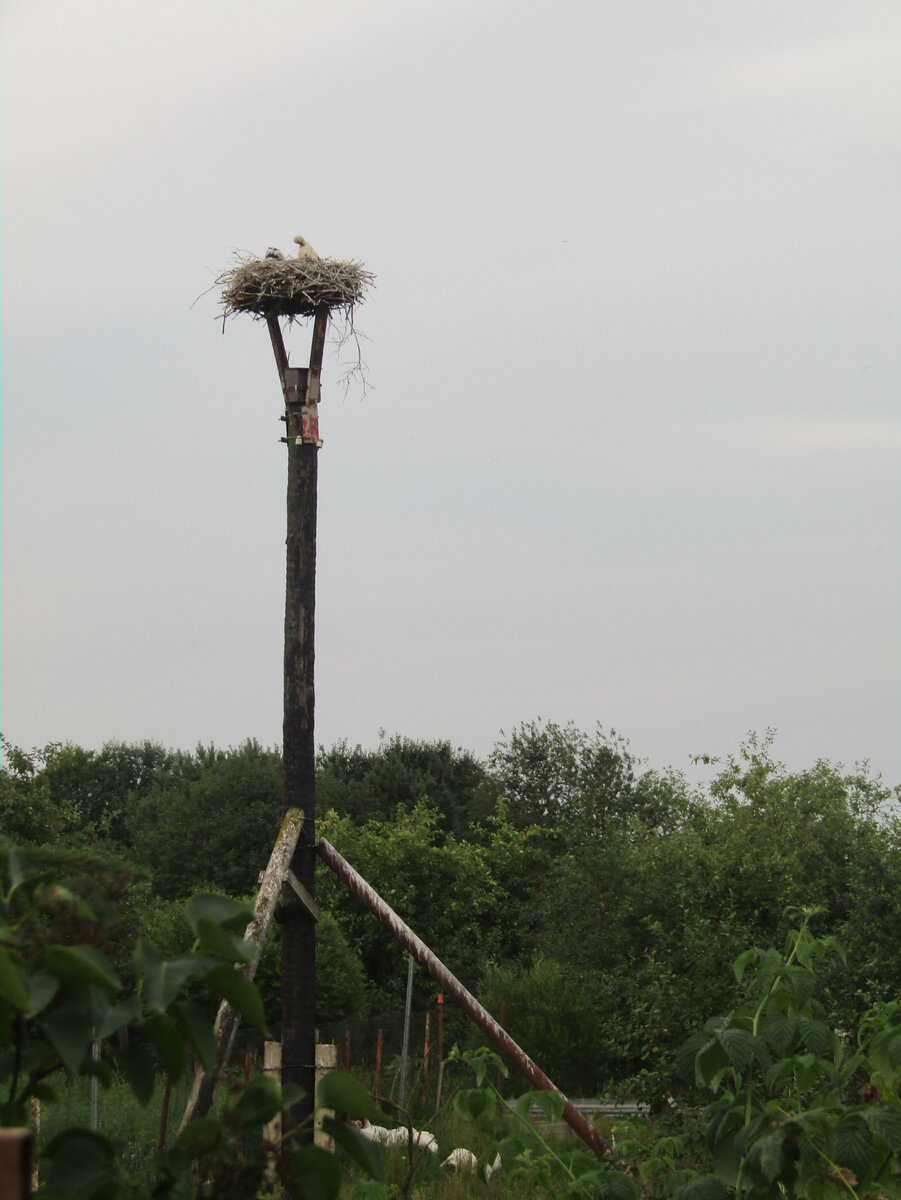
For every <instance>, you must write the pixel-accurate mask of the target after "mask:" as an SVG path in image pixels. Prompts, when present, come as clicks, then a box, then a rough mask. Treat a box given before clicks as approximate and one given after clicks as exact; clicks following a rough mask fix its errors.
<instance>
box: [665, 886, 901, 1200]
mask: <svg viewBox="0 0 901 1200" xmlns="http://www.w3.org/2000/svg"><path fill="white" fill-rule="evenodd" d="M816 914H817V910H816V909H815V908H807V909H804V910H800V911H799V910H795V911H794V912H793V913H792V914H791V915H792V916H794V917H796V918H800V923H799V925H798V927H797V928H793V929H791V930H790V931H789V934H788V938H787V942H786V953H785V956H783V955H780V954H779V953H778V951H776V950H775V949H772V948H770V949H767V950H763V949H758V948H754V949H751V950H747V951H745V952H744V953H743V954H741V955H740V956H739V957H738V958H737V959H736V961H735V976H736V980H737V981H738V983H740V984H742V983H744V984H745V987H746V1000H745V1003H743V1004H742V1005H740V1006H739V1007H736V1008H735V1009H734V1010H733V1011H730V1012H728V1013H726V1014H725V1015H723V1016H721V1017H716V1018H713V1019H711V1020H709V1021H707V1023H706V1024H705V1026H704V1029H703V1031H702V1032H700V1033H697V1034H695V1035H694V1036H693V1037H692V1038H691V1039H689V1041H688V1042H687V1043H686V1045H685V1046H684V1047H683V1049H682V1051H681V1052H680V1055H679V1065H680V1067H681V1069H682V1071H683V1073H684V1074H685V1075H686V1076H688V1077H690V1078H692V1077H693V1080H694V1082H695V1083H696V1084H697V1086H699V1087H701V1088H703V1089H705V1090H706V1091H707V1092H709V1093H710V1094H711V1095H712V1096H713V1097H714V1101H713V1103H712V1104H711V1105H710V1106H709V1108H708V1110H707V1119H708V1123H707V1142H708V1146H709V1149H710V1153H711V1155H712V1157H713V1164H714V1171H713V1173H712V1174H710V1175H706V1176H702V1177H699V1178H698V1179H696V1180H693V1181H692V1182H690V1183H688V1184H686V1185H685V1186H684V1187H683V1188H681V1189H680V1190H679V1191H677V1193H676V1196H677V1200H716V1197H717V1196H720V1197H725V1196H726V1195H727V1193H728V1192H733V1193H734V1195H735V1197H736V1200H738V1198H740V1197H743V1196H746V1197H751V1198H753V1200H757V1198H760V1200H781V1197H783V1196H785V1195H786V1194H789V1195H793V1196H797V1197H807V1198H809V1200H829V1198H830V1197H839V1196H844V1195H846V1194H850V1195H851V1196H853V1197H855V1198H856V1197H858V1196H862V1195H864V1194H870V1195H872V1194H876V1195H893V1194H897V1192H898V1189H899V1186H901V1159H899V1152H901V1104H899V1102H898V1086H899V1083H901V1020H899V1013H901V1004H897V1003H893V1004H892V1005H889V1006H881V1007H880V1008H879V1009H877V1010H874V1011H871V1012H870V1013H868V1014H866V1015H865V1016H864V1017H863V1018H862V1019H861V1022H860V1024H859V1027H858V1034H857V1044H856V1046H851V1045H849V1044H847V1042H846V1040H845V1039H844V1038H843V1037H842V1036H841V1035H840V1034H839V1033H838V1032H836V1030H834V1029H833V1028H832V1026H831V1025H830V1024H829V1023H828V1022H827V1021H826V1020H824V1011H823V1007H822V1004H821V1003H820V1002H819V1000H818V999H817V997H816V989H817V968H818V966H819V965H820V963H821V961H822V960H824V959H825V958H826V957H827V956H828V955H835V954H838V955H841V950H840V948H839V946H838V944H837V943H836V942H835V941H834V939H832V938H830V937H822V938H817V937H814V936H813V934H812V933H811V931H810V922H811V920H812V918H813V917H814V916H815V915H816Z"/></svg>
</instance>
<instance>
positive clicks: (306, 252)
mask: <svg viewBox="0 0 901 1200" xmlns="http://www.w3.org/2000/svg"><path fill="white" fill-rule="evenodd" d="M294 241H295V242H296V244H297V257H298V258H299V259H305V258H306V259H310V260H311V261H316V260H317V259H318V258H319V255H318V254H317V253H316V251H315V250H314V249H313V247H312V246H311V245H310V243H309V242H308V241H307V239H306V238H305V237H301V236H300V234H299V233H295V235H294Z"/></svg>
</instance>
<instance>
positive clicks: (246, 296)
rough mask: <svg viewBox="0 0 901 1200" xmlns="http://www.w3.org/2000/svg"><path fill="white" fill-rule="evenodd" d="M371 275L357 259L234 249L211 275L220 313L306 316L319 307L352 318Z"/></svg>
mask: <svg viewBox="0 0 901 1200" xmlns="http://www.w3.org/2000/svg"><path fill="white" fill-rule="evenodd" d="M374 280H375V276H374V275H373V274H372V272H371V271H366V270H364V268H363V266H362V264H360V263H357V262H338V261H337V260H336V259H333V258H302V259H298V258H272V257H269V256H267V257H266V258H255V257H253V256H252V255H247V256H245V255H240V256H239V257H238V261H237V263H236V265H235V266H233V267H231V268H230V269H229V270H227V271H223V273H222V274H221V275H220V276H219V277H218V278H217V280H216V284H215V286H217V287H220V288H221V289H222V308H223V313H222V316H223V319H224V318H225V317H230V316H232V315H233V314H234V313H239V312H246V313H251V314H252V315H253V316H254V317H258V318H259V317H270V316H278V317H289V318H290V319H291V320H294V319H295V318H297V317H312V316H315V314H316V313H317V311H319V310H321V309H328V311H329V312H334V311H335V310H338V311H340V312H342V313H343V314H344V316H345V317H346V318H347V319H348V320H349V321H350V323H351V325H352V323H353V309H354V306H355V305H356V304H359V303H360V302H361V301H362V300H363V299H365V296H366V292H367V290H368V288H370V287H371V286H372V284H373V282H374Z"/></svg>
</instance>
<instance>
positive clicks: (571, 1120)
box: [316, 838, 613, 1157]
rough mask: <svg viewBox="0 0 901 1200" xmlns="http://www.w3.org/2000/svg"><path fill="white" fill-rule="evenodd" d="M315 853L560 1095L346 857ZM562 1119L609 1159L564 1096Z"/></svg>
mask: <svg viewBox="0 0 901 1200" xmlns="http://www.w3.org/2000/svg"><path fill="white" fill-rule="evenodd" d="M316 852H317V854H318V855H319V857H320V858H321V859H322V861H323V862H324V863H326V864H327V865H328V866H329V867H331V869H332V870H333V871H334V872H335V874H336V875H337V876H338V878H339V879H341V880H343V881H344V883H346V884H347V886H348V888H349V889H350V890H351V891H352V892H353V894H354V895H355V896H357V897H358V899H360V900H362V902H363V903H364V904H365V905H366V907H367V908H368V909H369V911H370V912H371V913H373V914H374V915H375V916H376V917H378V919H379V920H380V921H381V922H382V924H383V925H384V926H386V927H387V928H388V929H390V931H391V932H392V933H393V934H394V936H395V937H396V938H397V940H398V941H399V942H400V943H401V945H402V946H404V947H406V949H407V950H409V951H410V953H411V954H412V955H413V957H414V958H415V959H416V961H417V962H418V963H420V964H421V965H422V966H424V967H425V969H426V970H427V971H428V972H429V974H430V975H431V976H432V977H433V979H436V980H437V981H438V983H439V984H440V985H441V987H442V989H443V990H444V991H445V992H447V994H448V995H449V996H452V997H453V999H454V1000H456V1002H457V1004H459V1006H460V1007H461V1008H462V1009H463V1011H464V1012H465V1013H466V1015H467V1016H468V1017H470V1018H471V1020H473V1021H474V1022H475V1023H476V1025H478V1027H479V1028H480V1029H481V1030H482V1032H483V1033H484V1034H485V1035H486V1037H487V1038H488V1039H489V1040H490V1041H491V1042H492V1043H493V1044H494V1045H495V1046H496V1047H497V1049H498V1051H499V1052H500V1053H501V1055H502V1056H503V1057H504V1058H505V1059H506V1060H507V1062H509V1063H510V1064H511V1065H512V1066H514V1067H515V1068H516V1070H517V1071H519V1072H520V1074H521V1075H523V1076H525V1078H526V1079H527V1080H528V1081H529V1083H531V1084H532V1086H533V1087H534V1088H536V1089H537V1090H539V1091H547V1092H557V1094H558V1095H561V1096H562V1095H563V1093H562V1092H561V1091H560V1089H559V1088H558V1087H556V1086H555V1085H554V1084H553V1083H552V1082H551V1081H550V1079H548V1077H547V1075H545V1073H544V1071H542V1070H541V1068H540V1067H539V1066H538V1065H537V1064H536V1063H534V1062H533V1061H532V1059H531V1058H529V1056H528V1054H526V1052H525V1051H524V1050H523V1049H522V1048H521V1047H520V1046H518V1045H517V1044H516V1042H514V1040H513V1039H512V1038H511V1037H510V1035H509V1034H508V1033H507V1032H506V1030H505V1029H503V1028H502V1027H501V1026H500V1025H499V1024H498V1022H497V1021H495V1019H494V1017H492V1015H491V1013H490V1012H488V1010H487V1009H486V1008H483V1007H482V1005H481V1004H479V1002H478V1000H476V998H475V996H473V995H472V993H471V992H469V991H467V990H466V988H465V987H464V986H463V984H462V983H460V981H459V979H457V977H456V976H455V975H452V974H451V972H450V971H449V970H448V969H447V967H446V966H445V965H444V963H443V962H442V961H441V960H440V959H439V958H437V957H436V955H434V954H433V953H432V951H431V950H430V949H429V948H428V946H427V945H426V944H425V942H423V941H422V940H421V939H420V938H418V937H417V936H416V934H415V933H414V932H413V930H412V929H411V928H410V927H409V925H407V924H406V923H405V922H404V921H402V920H401V918H400V917H399V916H398V915H397V913H396V912H395V911H394V909H393V908H391V907H390V905H388V904H386V903H385V901H384V900H383V899H382V898H381V896H380V895H379V894H378V892H377V891H376V890H375V889H374V888H372V887H370V886H369V884H368V883H367V882H366V880H365V879H364V878H363V876H362V875H360V874H359V872H357V871H355V870H354V868H353V867H352V866H351V865H350V863H349V862H348V861H347V859H346V858H343V857H342V856H341V855H340V854H339V853H338V851H337V850H336V849H335V847H334V846H333V845H332V844H331V843H330V842H327V841H326V839H325V838H320V839H319V841H318V842H317V844H316ZM563 1099H564V1101H565V1105H564V1108H563V1119H564V1120H565V1121H566V1123H567V1124H568V1125H569V1126H570V1128H571V1129H572V1131H573V1132H574V1133H575V1134H577V1135H578V1136H579V1137H580V1138H581V1139H582V1141H583V1142H585V1143H586V1145H588V1146H589V1147H590V1148H591V1149H592V1150H595V1151H597V1153H598V1154H603V1155H605V1156H606V1157H610V1156H612V1154H613V1147H612V1146H611V1145H610V1144H609V1143H608V1142H606V1141H604V1139H603V1138H602V1137H601V1135H600V1134H599V1133H598V1132H597V1130H596V1129H595V1128H594V1127H593V1126H592V1125H591V1124H590V1123H589V1122H588V1121H587V1120H586V1119H585V1117H583V1116H582V1114H581V1113H580V1112H579V1110H578V1109H577V1108H576V1107H575V1105H573V1104H572V1103H571V1102H570V1101H569V1100H567V1099H566V1097H565V1096H564V1097H563Z"/></svg>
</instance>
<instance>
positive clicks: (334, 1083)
mask: <svg viewBox="0 0 901 1200" xmlns="http://www.w3.org/2000/svg"><path fill="white" fill-rule="evenodd" d="M316 1099H317V1103H318V1104H319V1105H320V1107H322V1108H332V1109H335V1111H337V1112H345V1113H347V1115H348V1116H349V1117H356V1118H358V1119H360V1120H366V1121H372V1122H373V1123H374V1124H381V1122H382V1121H384V1120H385V1119H386V1118H385V1114H384V1113H383V1112H382V1110H381V1109H380V1108H379V1106H378V1105H377V1104H376V1102H375V1101H374V1100H373V1098H372V1097H371V1096H370V1094H369V1093H368V1092H367V1091H366V1089H365V1088H364V1087H363V1085H362V1084H360V1083H357V1081H356V1079H354V1078H352V1076H350V1075H346V1074H345V1073H344V1072H343V1071H328V1072H327V1073H326V1074H325V1075H324V1076H323V1077H322V1079H321V1080H320V1081H319V1086H318V1088H317V1089H316Z"/></svg>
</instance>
